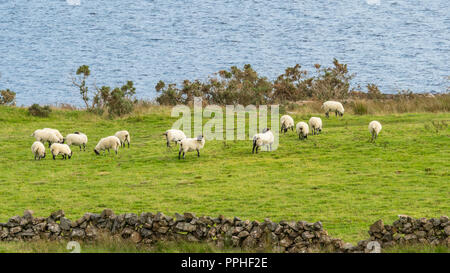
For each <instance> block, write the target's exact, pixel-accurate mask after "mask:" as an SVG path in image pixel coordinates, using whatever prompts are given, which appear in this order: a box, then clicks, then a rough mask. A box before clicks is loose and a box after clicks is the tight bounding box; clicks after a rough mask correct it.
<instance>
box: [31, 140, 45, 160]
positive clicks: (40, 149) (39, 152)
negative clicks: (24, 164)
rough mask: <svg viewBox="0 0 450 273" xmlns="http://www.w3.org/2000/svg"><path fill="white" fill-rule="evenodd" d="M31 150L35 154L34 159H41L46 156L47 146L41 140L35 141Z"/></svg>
mask: <svg viewBox="0 0 450 273" xmlns="http://www.w3.org/2000/svg"><path fill="white" fill-rule="evenodd" d="M31 151H32V152H33V154H34V160H36V158H37V159H39V160H41V158H45V147H44V144H42V143H41V142H39V141H35V142H34V143H33V145H31Z"/></svg>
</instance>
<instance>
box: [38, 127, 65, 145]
mask: <svg viewBox="0 0 450 273" xmlns="http://www.w3.org/2000/svg"><path fill="white" fill-rule="evenodd" d="M42 130H46V131H49V132H52V133H54V134H55V135H56V136H57V137H58V138H59V143H64V137H63V135H62V134H61V133H60V132H59V131H58V130H56V129H52V128H44V129H42Z"/></svg>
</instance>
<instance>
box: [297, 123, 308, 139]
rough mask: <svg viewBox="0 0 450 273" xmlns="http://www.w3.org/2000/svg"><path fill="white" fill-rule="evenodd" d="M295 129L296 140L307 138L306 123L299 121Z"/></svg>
mask: <svg viewBox="0 0 450 273" xmlns="http://www.w3.org/2000/svg"><path fill="white" fill-rule="evenodd" d="M296 129H297V134H298V139H304V138H308V134H309V126H308V124H306V122H303V121H300V122H299V123H297V125H296Z"/></svg>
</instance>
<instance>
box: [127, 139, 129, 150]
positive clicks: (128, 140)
mask: <svg viewBox="0 0 450 273" xmlns="http://www.w3.org/2000/svg"><path fill="white" fill-rule="evenodd" d="M127 142H128V148H130V141H129V140H128V141H127Z"/></svg>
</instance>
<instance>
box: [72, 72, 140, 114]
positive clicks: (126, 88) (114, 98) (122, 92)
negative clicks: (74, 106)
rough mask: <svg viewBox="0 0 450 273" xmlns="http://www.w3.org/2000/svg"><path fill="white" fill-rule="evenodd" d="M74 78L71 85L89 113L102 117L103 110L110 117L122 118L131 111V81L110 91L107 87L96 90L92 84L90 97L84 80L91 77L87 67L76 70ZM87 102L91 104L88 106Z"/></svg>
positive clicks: (132, 91)
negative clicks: (75, 88) (92, 90)
mask: <svg viewBox="0 0 450 273" xmlns="http://www.w3.org/2000/svg"><path fill="white" fill-rule="evenodd" d="M76 75H77V77H78V78H76V77H72V83H73V85H75V86H76V87H78V89H79V91H80V95H81V98H82V100H83V101H84V103H85V105H86V109H87V110H88V111H90V112H93V113H96V114H99V115H102V114H103V113H104V112H105V110H107V111H108V113H109V115H110V116H122V115H125V114H128V113H131V112H132V111H133V108H134V105H135V104H136V100H135V99H133V96H134V95H135V94H136V88H135V87H134V84H133V82H132V81H127V83H126V84H124V85H123V86H122V87H115V88H113V89H111V87H109V86H102V87H101V88H98V87H97V86H96V85H95V84H94V88H95V92H94V94H93V95H90V93H89V88H88V86H87V83H86V80H87V79H88V77H89V76H90V75H91V71H90V70H89V66H87V65H82V66H80V67H79V68H78V69H77V72H76ZM89 102H91V103H90V104H89Z"/></svg>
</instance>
